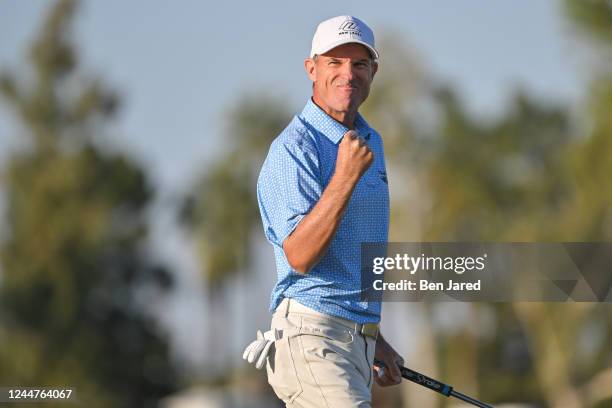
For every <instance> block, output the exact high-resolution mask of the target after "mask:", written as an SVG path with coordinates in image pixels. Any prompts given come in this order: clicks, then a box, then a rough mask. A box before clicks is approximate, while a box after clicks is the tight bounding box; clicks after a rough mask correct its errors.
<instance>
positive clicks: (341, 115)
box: [312, 94, 357, 129]
mask: <svg viewBox="0 0 612 408" xmlns="http://www.w3.org/2000/svg"><path fill="white" fill-rule="evenodd" d="M312 101H313V102H314V103H315V105H317V106H318V107H319V108H321V110H323V112H325V113H327V114H328V115H329V116H330V117H331V118H332V119H334V120H335V121H336V122H340V123H342V124H343V125H344V126H346V127H347V128H349V129H355V117H356V116H357V110H355V111H352V110H351V111H337V110H333V109H332V108H330V107H329V106H328V105H326V104H325V103H323V101H322V100H321V99H320V98H318V97H317V95H316V94H315V95H313V96H312Z"/></svg>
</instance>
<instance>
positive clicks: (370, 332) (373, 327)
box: [361, 323, 378, 339]
mask: <svg viewBox="0 0 612 408" xmlns="http://www.w3.org/2000/svg"><path fill="white" fill-rule="evenodd" d="M361 334H363V335H364V336H369V337H372V338H374V339H375V338H376V337H378V324H376V323H365V324H363V325H361Z"/></svg>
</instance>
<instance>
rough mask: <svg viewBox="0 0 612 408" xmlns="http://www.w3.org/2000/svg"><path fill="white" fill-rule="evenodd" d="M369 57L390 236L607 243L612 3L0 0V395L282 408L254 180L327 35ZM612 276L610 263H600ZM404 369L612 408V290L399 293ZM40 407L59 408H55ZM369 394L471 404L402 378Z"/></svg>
mask: <svg viewBox="0 0 612 408" xmlns="http://www.w3.org/2000/svg"><path fill="white" fill-rule="evenodd" d="M339 14H353V15H356V16H358V17H360V18H362V19H364V20H365V21H366V22H367V23H368V24H369V25H370V26H372V27H373V29H374V31H375V33H376V35H377V42H378V45H379V48H380V51H381V60H380V69H379V73H378V74H377V76H376V79H375V81H374V84H373V90H372V94H371V95H370V98H369V99H368V101H367V102H366V103H365V104H364V106H363V107H362V109H361V112H362V114H364V116H365V117H366V118H367V119H368V121H369V122H370V123H371V124H372V125H373V126H374V127H375V128H377V129H378V130H379V132H380V133H381V134H382V135H383V139H384V141H385V153H386V158H387V166H388V172H389V180H390V192H391V198H392V219H391V237H390V239H391V240H393V241H461V240H463V241H520V242H530V241H542V242H546V241H610V240H611V239H612V187H611V186H610V183H609V181H610V177H611V176H612V3H611V2H610V1H607V0H564V1H561V0H559V1H552V0H551V1H544V0H542V1H526V0H521V1H513V2H485V1H477V0H466V1H463V2H450V3H445V4H436V3H435V2H428V1H424V0H419V1H412V2H392V1H380V2H376V3H372V2H352V3H351V5H350V6H339V5H335V4H331V3H330V2H325V1H318V0H317V1H312V2H309V3H308V5H300V6H298V5H294V4H292V3H290V2H285V3H281V2H270V3H269V4H267V5H266V6H263V5H262V4H257V3H245V4H243V5H237V4H234V3H232V2H220V3H215V4H207V3H205V2H200V1H195V0H194V1H187V0H186V1H181V2H174V3H170V2H164V1H143V0H139V1H130V2H120V1H116V0H112V1H80V2H79V1H74V0H59V1H50V0H45V1H43V0H28V1H16V0H3V1H0V385H2V386H17V385H20V386H27V385H30V386H47V387H51V386H73V387H76V389H77V394H78V397H79V405H83V406H88V407H94V408H95V407H165V408H187V407H211V408H217V407H219V408H225V407H255V408H257V407H273V406H281V405H280V403H279V402H278V401H277V400H276V398H275V397H274V395H273V393H272V391H271V389H270V388H269V386H268V385H267V383H266V378H265V372H262V371H257V370H255V369H254V368H252V367H250V366H247V365H246V364H245V363H244V362H243V361H242V359H241V354H242V350H243V348H244V347H245V346H246V345H247V344H248V343H249V342H250V341H251V340H252V339H253V338H254V335H255V331H256V330H257V329H258V328H265V327H267V326H268V325H269V316H270V315H269V312H268V303H269V294H270V291H271V289H272V285H273V284H274V282H275V276H276V272H275V268H274V263H273V255H272V248H271V246H270V245H269V244H268V243H267V242H266V241H265V239H264V236H263V233H262V227H261V221H260V218H259V213H258V208H257V203H256V199H255V181H256V177H257V174H258V171H259V168H260V166H261V164H262V162H263V159H264V157H265V154H266V152H267V148H268V146H269V144H270V142H271V141H272V139H273V138H274V137H275V136H276V135H277V134H278V133H279V132H280V131H281V130H282V129H283V128H284V126H285V125H286V124H287V123H288V122H289V121H290V119H291V117H292V115H294V114H296V113H297V112H299V111H301V109H302V107H303V105H304V104H305V102H306V100H307V98H308V97H309V95H310V91H311V89H310V83H309V82H308V79H307V77H306V75H305V73H304V71H303V67H302V66H303V65H302V64H303V59H304V58H305V56H306V55H307V54H308V52H309V49H310V41H311V39H312V34H313V33H314V29H315V27H316V25H317V24H318V23H319V22H320V21H322V20H324V19H326V18H329V17H332V16H335V15H339ZM611 272H612V266H610V269H607V270H602V271H601V273H602V274H607V273H611ZM383 311H384V312H383V321H382V331H383V332H384V333H385V337H386V338H387V340H388V341H389V342H390V343H391V344H392V345H394V347H395V348H396V349H397V350H398V351H400V352H401V353H402V354H403V355H404V357H405V359H406V362H407V366H409V367H411V368H413V369H415V370H418V371H421V372H423V373H426V374H428V375H429V376H432V377H435V378H439V379H440V380H442V381H444V382H447V383H450V384H452V385H453V386H455V388H456V389H458V390H459V391H461V392H463V393H466V394H469V395H472V396H475V397H477V398H479V399H482V400H484V401H487V402H490V403H493V404H495V406H505V407H572V408H573V407H598V408H603V407H612V347H611V346H612V313H611V311H612V308H611V307H610V306H609V304H606V303H515V304H511V303H496V304H493V303H437V304H433V305H425V304H420V303H387V304H385V305H384V306H383ZM44 406H45V407H52V406H63V405H62V404H54V403H45V404H44ZM374 406H375V407H420V408H421V407H422V408H430V407H431V408H434V407H455V406H456V407H459V406H461V405H459V404H457V403H455V402H454V401H452V400H448V399H445V398H444V397H438V396H437V395H436V394H434V393H432V392H430V391H428V390H426V389H422V388H419V387H418V386H416V385H413V384H409V383H404V384H402V385H401V386H397V387H393V388H387V389H384V390H383V389H380V388H377V387H375V388H374Z"/></svg>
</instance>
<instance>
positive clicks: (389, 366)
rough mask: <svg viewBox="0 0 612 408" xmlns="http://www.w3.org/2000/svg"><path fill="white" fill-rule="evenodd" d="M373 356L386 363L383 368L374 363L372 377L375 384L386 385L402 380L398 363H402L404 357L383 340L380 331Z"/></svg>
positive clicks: (395, 383)
mask: <svg viewBox="0 0 612 408" xmlns="http://www.w3.org/2000/svg"><path fill="white" fill-rule="evenodd" d="M374 358H375V359H376V360H380V361H382V362H383V363H385V365H386V367H384V368H383V367H380V366H378V365H376V364H374V379H375V380H376V384H378V385H380V386H381V387H388V386H390V385H397V384H399V383H401V382H402V374H401V373H400V370H399V368H398V364H399V365H404V359H403V358H402V356H400V355H399V354H398V353H397V352H396V351H395V350H394V349H393V347H391V345H390V344H389V343H387V342H386V341H385V339H384V338H383V337H382V335H381V334H380V333H379V335H378V338H377V339H376V349H375V350H374Z"/></svg>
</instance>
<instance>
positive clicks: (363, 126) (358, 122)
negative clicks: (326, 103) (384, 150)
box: [300, 98, 371, 144]
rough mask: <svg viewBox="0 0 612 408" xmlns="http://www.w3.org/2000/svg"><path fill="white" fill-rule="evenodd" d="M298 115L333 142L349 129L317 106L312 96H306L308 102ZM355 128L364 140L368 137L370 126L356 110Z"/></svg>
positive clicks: (338, 139) (338, 140)
mask: <svg viewBox="0 0 612 408" xmlns="http://www.w3.org/2000/svg"><path fill="white" fill-rule="evenodd" d="M300 116H301V117H302V118H303V119H304V120H306V121H307V122H308V123H310V125H312V126H313V127H314V128H315V129H316V130H317V131H319V132H320V133H322V134H324V135H325V136H326V137H327V138H328V139H329V140H331V141H332V142H333V143H334V144H338V142H340V140H341V139H342V137H343V136H344V134H345V133H346V132H348V131H349V128H347V127H346V126H344V125H343V124H342V123H340V122H338V121H337V120H335V119H333V118H332V117H331V116H329V115H328V114H327V113H325V112H324V111H323V110H322V109H321V108H319V107H318V106H317V104H316V103H314V102H313V101H312V98H308V102H307V103H306V106H305V107H304V110H302V114H301V115H300ZM355 130H357V133H359V135H361V136H363V137H364V138H365V140H369V139H370V135H371V130H370V126H369V125H368V124H367V122H366V121H365V119H364V118H363V117H362V116H361V114H360V113H359V112H357V115H356V116H355Z"/></svg>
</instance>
